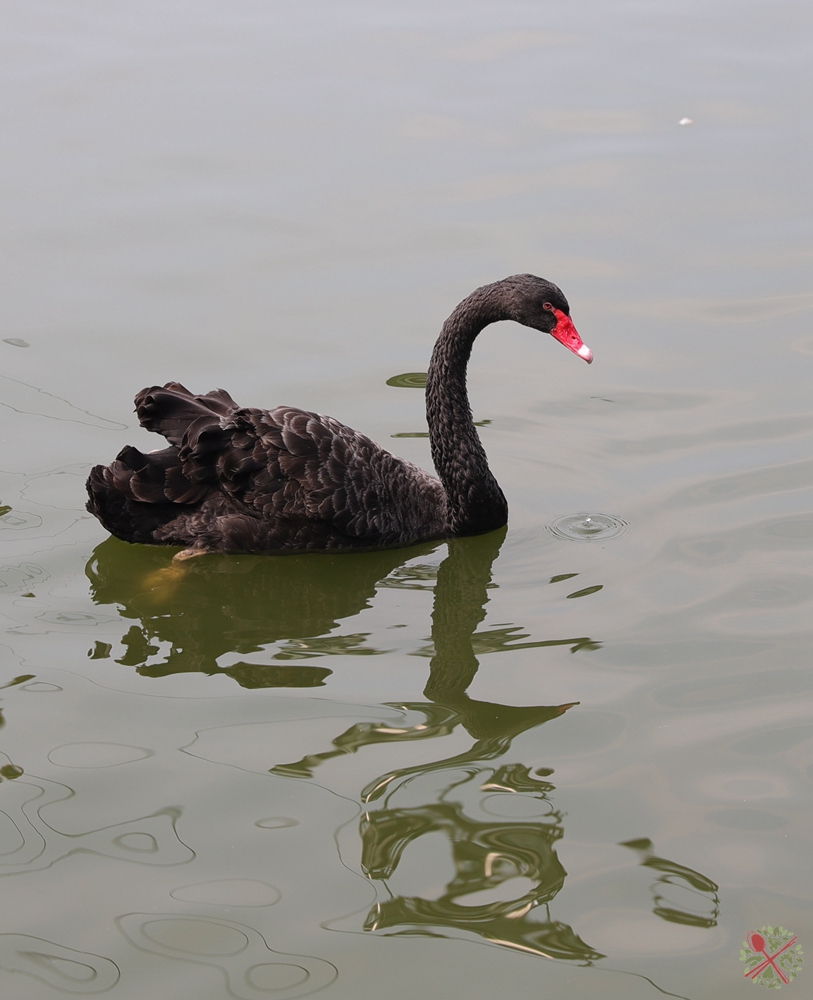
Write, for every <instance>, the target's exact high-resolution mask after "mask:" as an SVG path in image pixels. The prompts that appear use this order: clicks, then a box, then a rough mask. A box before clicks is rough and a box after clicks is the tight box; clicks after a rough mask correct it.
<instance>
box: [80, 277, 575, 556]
mask: <svg viewBox="0 0 813 1000" xmlns="http://www.w3.org/2000/svg"><path fill="white" fill-rule="evenodd" d="M503 319H513V320H516V321H517V322H520V323H523V324H524V325H525V326H530V327H533V328H535V329H538V330H541V331H543V332H545V333H552V334H553V336H554V337H556V338H557V339H559V340H560V341H561V342H562V343H564V344H565V346H567V347H568V348H569V349H570V350H572V351H574V353H577V354H579V355H580V356H581V357H582V358H584V359H585V360H587V361H590V360H592V355H591V353H590V351H589V350H588V349H587V348H586V347H584V345H583V344H582V342H581V338H580V337H579V336H578V334H577V333H576V330H575V327H574V326H573V324H572V322H571V320H570V310H569V307H568V304H567V300H566V299H565V297H564V295H563V294H562V292H561V291H560V290H559V289H558V288H557V287H556V286H555V285H552V284H551V283H550V282H547V281H544V280H543V279H542V278H537V277H535V276H534V275H514V276H513V277H510V278H505V279H504V280H503V281H498V282H495V283H494V284H491V285H485V286H483V287H482V288H478V289H477V290H476V291H475V292H473V293H472V294H471V295H469V296H468V297H467V298H466V299H464V300H463V302H461V303H460V305H459V306H458V307H457V308H456V309H455V310H454V312H453V313H452V314H451V316H450V317H449V319H448V320H447V321H446V323H445V324H444V325H443V329H442V331H441V333H440V336H439V337H438V340H437V343H436V345H435V349H434V352H433V354H432V360H431V363H430V366H429V372H428V376H427V386H426V412H427V420H428V423H429V436H430V441H431V446H432V459H433V461H434V463H435V467H436V469H437V471H438V475H439V477H440V478H439V479H436V478H435V477H434V476H431V475H430V474H429V473H427V472H425V471H424V470H423V469H420V468H418V466H416V465H413V464H412V463H411V462H407V461H405V460H403V459H400V458H397V457H396V456H394V455H392V454H390V452H388V451H386V450H385V449H384V448H382V447H380V445H377V444H376V443H375V442H374V441H372V440H371V439H370V438H368V437H367V436H366V435H364V434H359V433H358V432H357V431H354V430H352V429H351V428H349V427H347V426H345V425H344V424H342V423H340V422H339V421H338V420H334V419H333V418H332V417H325V416H321V415H320V414H317V413H310V412H308V411H306V410H300V409H297V408H295V407H290V406H278V407H277V408H276V409H273V410H261V409H255V408H248V407H240V406H238V405H237V403H235V402H234V400H233V399H232V398H231V396H229V394H228V393H227V392H225V391H224V390H222V389H216V390H214V391H213V392H209V393H206V394H205V395H195V394H194V393H191V392H190V391H189V390H188V389H186V388H184V386H182V385H181V384H180V383H178V382H170V383H168V384H167V385H165V386H163V387H159V386H153V387H151V388H148V389H143V390H142V391H141V392H140V393H139V394H138V395H137V396H136V400H135V403H136V413H137V415H138V419H139V421H140V423H141V425H142V426H143V427H145V428H146V429H147V430H150V431H156V432H157V433H159V434H161V435H162V436H163V437H164V438H166V440H167V442H168V444H169V447H167V448H164V449H163V450H160V451H154V452H150V453H148V454H144V453H142V452H141V451H139V450H138V449H137V448H133V447H130V446H128V447H126V448H124V449H123V450H122V451H121V452H120V453H119V455H118V457H117V458H116V460H115V461H114V462H112V463H111V464H110V465H108V466H101V465H97V466H96V467H95V468H93V469H92V470H91V473H90V476H89V478H88V483H87V487H88V494H89V497H90V499H89V501H88V510H90V511H91V512H92V513H93V514H95V515H96V517H97V518H98V519H99V520H100V521H101V522H102V524H103V525H104V526H105V527H106V528H107V530H108V531H110V532H111V534H113V535H116V536H117V537H118V538H122V539H124V540H125V541H128V542H143V543H147V544H152V545H180V546H184V547H185V548H187V549H188V550H190V551H189V552H188V554H189V555H192V554H195V553H197V552H280V553H282V552H292V551H306V550H353V549H354V550H359V549H365V548H381V547H385V546H390V545H405V544H409V543H412V542H417V541H426V540H431V539H439V538H448V537H454V536H459V535H473V534H479V533H482V532H485V531H490V530H492V529H494V528H498V527H500V526H502V525H503V524H505V523H506V520H507V517H508V506H507V504H506V501H505V497H504V496H503V493H502V491H501V490H500V487H499V486H498V485H497V482H496V480H495V479H494V477H493V475H492V474H491V471H490V470H489V468H488V462H487V459H486V455H485V452H484V450H483V447H482V444H481V443H480V439H479V437H478V435H477V431H476V428H475V426H474V422H473V419H472V415H471V410H470V407H469V402H468V395H467V392H466V366H467V363H468V359H469V355H470V353H471V347H472V344H473V343H474V339H475V337H477V335H478V334H479V333H480V332H481V330H482V329H483V328H484V327H485V326H487V325H488V324H490V323H494V322H496V321H498V320H503Z"/></svg>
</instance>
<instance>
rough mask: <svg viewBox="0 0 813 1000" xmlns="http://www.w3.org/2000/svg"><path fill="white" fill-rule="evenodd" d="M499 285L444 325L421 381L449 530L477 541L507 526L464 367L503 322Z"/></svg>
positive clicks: (462, 306) (458, 310) (466, 301)
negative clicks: (492, 327) (482, 336)
mask: <svg viewBox="0 0 813 1000" xmlns="http://www.w3.org/2000/svg"><path fill="white" fill-rule="evenodd" d="M508 318H509V315H508V312H507V310H506V306H505V303H504V301H503V299H502V296H501V294H500V287H499V284H497V285H485V286H484V287H482V288H478V289H477V291H475V292H472V294H471V295H470V296H469V297H468V298H467V299H464V300H463V301H462V302H461V303H460V305H459V306H458V307H457V308H456V309H455V311H454V312H453V313H452V315H451V316H450V317H449V318H448V319H447V320H446V322H445V323H444V324H443V329H442V330H441V332H440V336H439V337H438V340H437V343H436V344H435V349H434V351H433V352H432V360H431V362H430V364H429V373H428V376H427V380H426V418H427V422H428V424H429V439H430V443H431V445H432V461H433V462H434V463H435V468H436V469H437V472H438V475H439V476H440V480H441V482H442V483H443V486H444V488H445V490H446V496H447V501H448V519H449V529H450V532H451V534H454V535H476V534H480V533H482V532H484V531H492V530H493V529H495V528H499V527H501V526H502V525H504V524H505V523H506V521H507V520H508V504H507V503H506V501H505V497H504V496H503V492H502V490H501V489H500V487H499V486H498V484H497V480H496V479H495V478H494V476H493V475H492V473H491V470H490V469H489V467H488V459H487V458H486V453H485V451H484V450H483V446H482V444H481V443H480V438H479V436H478V434H477V429H476V428H475V426H474V420H473V419H472V415H471V407H470V406H469V397H468V392H467V390H466V366H467V364H468V360H469V355H470V354H471V347H472V344H473V343H474V339H475V337H476V336H477V335H478V333H480V331H481V330H483V329H484V327H486V326H488V325H489V323H495V322H497V321H498V320H501V319H508Z"/></svg>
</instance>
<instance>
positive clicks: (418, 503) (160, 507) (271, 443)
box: [88, 382, 448, 552]
mask: <svg viewBox="0 0 813 1000" xmlns="http://www.w3.org/2000/svg"><path fill="white" fill-rule="evenodd" d="M136 413H137V414H138V418H139V421H140V422H141V424H142V426H143V427H145V428H147V430H151V431H156V432H157V433H159V434H161V435H163V436H164V437H165V438H166V439H167V441H168V443H169V447H168V448H165V449H163V450H161V451H157V452H150V453H149V454H144V453H142V452H140V451H139V450H138V449H137V448H133V447H128V448H125V449H124V450H123V451H122V452H121V453H120V454H119V455H118V457H117V458H116V460H115V461H114V462H112V463H111V464H110V465H109V466H96V467H95V468H94V469H93V470H92V471H91V474H90V478H89V479H88V492H89V495H90V500H89V502H88V509H89V510H90V511H91V512H92V513H93V514H95V515H96V516H97V517H98V518H99V520H100V521H101V522H102V524H104V526H105V527H106V528H107V530H108V531H110V532H111V533H112V534H114V535H116V536H117V537H119V538H122V539H124V540H125V541H130V542H145V543H147V544H162V545H181V546H184V547H187V548H193V549H199V550H203V551H210V552H286V551H303V550H314V549H316V550H318V549H322V550H324V549H328V550H336V549H363V548H371V547H380V546H387V545H403V544H406V543H409V542H414V541H418V540H423V539H430V538H440V537H443V536H444V535H445V534H447V533H448V527H447V518H446V499H445V493H444V490H443V487H442V485H441V484H440V482H439V481H438V480H437V479H435V478H434V477H433V476H430V475H429V474H428V473H427V472H424V471H423V470H422V469H420V468H418V467H417V466H415V465H412V464H411V463H410V462H405V461H404V460H402V459H399V458H396V457H395V456H394V455H392V454H390V452H388V451H386V450H385V449H383V448H381V447H380V446H379V445H377V444H376V443H375V442H374V441H372V440H371V439H370V438H368V437H367V436H366V435H364V434H359V433H358V432H357V431H354V430H352V429H351V428H350V427H347V426H346V425H345V424H342V423H341V422H340V421H338V420H334V419H333V418H332V417H325V416H321V415H319V414H317V413H310V412H308V411H305V410H300V409H297V408H294V407H288V406H278V407H276V409H273V410H262V409H254V408H243V407H239V406H238V405H237V404H236V403H235V402H234V400H233V399H232V398H231V396H229V395H228V393H226V392H224V391H223V390H222V389H218V390H215V391H214V392H210V393H206V394H205V395H194V394H193V393H191V392H189V390H188V389H185V388H184V387H183V386H182V385H180V384H179V383H177V382H170V383H168V384H167V385H165V386H163V387H158V386H154V387H152V388H149V389H144V390H142V391H141V392H140V393H139V394H138V396H137V397H136Z"/></svg>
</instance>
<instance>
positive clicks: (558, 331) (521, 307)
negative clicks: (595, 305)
mask: <svg viewBox="0 0 813 1000" xmlns="http://www.w3.org/2000/svg"><path fill="white" fill-rule="evenodd" d="M501 284H503V285H504V286H505V290H506V292H507V294H508V299H509V309H510V311H511V317H512V319H514V320H516V321H517V323H522V324H523V326H530V327H531V328H532V329H534V330H541V331H542V333H549V334H550V335H551V336H552V337H554V338H555V339H556V340H558V341H559V343H560V344H564V345H565V347H566V348H567V349H568V350H569V351H573V353H574V354H577V355H578V356H579V357H580V358H582V359H583V360H584V361H586V362H587V363H588V365H589V364H590V362H591V361H592V360H593V352H592V351H591V350H590V348H589V347H587V345H586V344H585V343H584V342H583V341H582V338H581V337H580V336H579V333H578V330H577V329H576V327H575V326H574V325H573V320H572V319H571V318H570V306H569V305H568V304H567V299H566V298H565V297H564V295H563V294H562V290H561V288H557V286H556V285H554V284H553V282H551V281H545V279H544V278H537V277H536V275H535V274H515V275H514V276H513V277H511V278H506V279H505V281H504V282H501Z"/></svg>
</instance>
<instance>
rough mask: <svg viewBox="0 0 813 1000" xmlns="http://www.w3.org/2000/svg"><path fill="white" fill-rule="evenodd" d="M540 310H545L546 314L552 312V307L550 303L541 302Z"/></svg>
mask: <svg viewBox="0 0 813 1000" xmlns="http://www.w3.org/2000/svg"><path fill="white" fill-rule="evenodd" d="M542 308H543V309H547V310H548V312H553V306H552V305H551V304H550V302H543V303H542Z"/></svg>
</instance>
